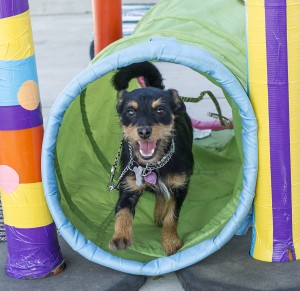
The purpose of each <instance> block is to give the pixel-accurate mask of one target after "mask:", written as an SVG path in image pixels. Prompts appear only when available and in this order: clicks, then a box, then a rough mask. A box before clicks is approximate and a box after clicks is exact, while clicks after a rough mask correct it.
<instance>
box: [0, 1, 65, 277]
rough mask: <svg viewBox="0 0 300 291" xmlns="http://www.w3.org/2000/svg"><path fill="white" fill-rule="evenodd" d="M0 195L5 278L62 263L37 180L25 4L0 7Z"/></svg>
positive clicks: (36, 116) (39, 135)
mask: <svg viewBox="0 0 300 291" xmlns="http://www.w3.org/2000/svg"><path fill="white" fill-rule="evenodd" d="M0 76H1V78H0V92H1V93H0V94H1V98H0V116H1V122H0V190H1V200H2V204H3V212H4V223H5V231H6V236H7V245H8V257H7V261H6V266H5V269H6V273H7V274H8V275H9V276H11V277H14V278H23V279H24V278H30V279H32V278H41V277H45V276H49V275H51V274H52V273H53V272H55V271H58V270H59V269H60V266H61V265H62V264H63V258H62V255H61V252H60V248H59V245H58V241H57V236H56V228H55V224H54V223H53V220H52V217H51V215H50V212H49V210H48V207H47V203H46V200H45V197H44V192H43V186H42V180H41V179H42V177H41V149H42V139H43V131H44V130H43V119H42V114H41V105H40V98H39V89H38V78H37V72H36V65H35V56H34V47H33V39H32V33H31V24H30V16H29V8H28V1H24V0H20V1H12V0H2V1H1V2H0Z"/></svg>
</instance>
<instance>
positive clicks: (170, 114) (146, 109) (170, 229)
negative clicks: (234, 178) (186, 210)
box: [109, 62, 194, 255]
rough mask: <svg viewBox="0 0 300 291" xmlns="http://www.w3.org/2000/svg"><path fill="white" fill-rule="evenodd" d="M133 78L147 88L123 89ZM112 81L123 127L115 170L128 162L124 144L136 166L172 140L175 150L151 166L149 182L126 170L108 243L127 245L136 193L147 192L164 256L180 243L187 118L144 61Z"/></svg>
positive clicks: (157, 156)
mask: <svg viewBox="0 0 300 291" xmlns="http://www.w3.org/2000/svg"><path fill="white" fill-rule="evenodd" d="M137 77H143V78H144V81H145V84H146V86H147V87H145V88H140V89H136V90H133V91H132V92H127V91H125V90H126V89H127V88H128V83H129V82H130V80H131V79H132V78H137ZM112 83H113V86H114V87H115V89H116V90H117V91H119V93H118V102H117V112H118V114H119V117H120V120H121V125H122V129H123V147H122V154H121V158H120V161H121V172H122V171H123V169H124V168H125V167H126V166H127V165H128V162H129V160H130V155H129V143H130V144H131V147H132V149H133V158H134V161H136V162H137V163H138V164H139V165H140V166H142V167H145V166H146V164H147V163H150V164H154V165H155V164H156V163H157V162H158V161H160V160H161V159H162V158H163V157H164V156H165V155H166V154H167V153H168V151H169V150H170V147H171V142H172V139H174V144H175V153H174V154H173V155H172V157H171V159H170V160H169V161H168V163H167V164H165V165H164V166H163V167H162V168H160V169H157V170H155V173H156V174H157V182H156V184H155V185H153V184H149V183H148V182H146V181H144V183H143V184H142V185H139V184H138V183H136V176H135V173H134V172H133V171H128V172H127V173H126V175H125V177H124V178H123V179H122V181H121V183H120V187H119V191H120V196H119V200H118V202H117V205H116V209H115V212H116V221H115V233H114V235H113V237H112V240H111V242H110V244H109V246H110V248H111V249H113V250H117V249H125V248H127V247H128V246H130V245H131V244H132V242H133V231H132V223H133V217H134V213H135V206H136V204H137V202H138V199H139V197H140V196H141V194H142V192H143V191H144V190H148V191H151V192H154V193H155V195H156V205H155V210H154V221H155V223H156V225H158V226H162V247H163V249H164V250H165V252H166V254H167V255H171V254H174V253H176V252H177V251H178V250H179V249H180V248H181V247H182V242H181V240H180V239H179V237H178V234H177V223H178V218H179V212H180V209H181V206H182V203H183V201H184V199H185V197H186V194H187V190H188V184H189V178H190V176H191V174H192V170H193V164H194V160H193V154H192V142H193V129H192V125H191V120H190V118H189V116H188V115H187V113H186V107H185V105H184V103H183V102H182V100H181V99H180V97H179V95H178V92H177V91H176V90H174V89H170V90H163V89H164V85H163V83H162V76H161V74H160V72H159V71H158V70H157V68H156V67H155V66H154V65H152V64H151V63H149V62H143V63H136V64H133V65H130V66H128V67H126V68H122V69H120V70H119V71H118V72H117V73H116V74H115V75H114V77H113V79H112ZM154 144H156V146H154ZM148 147H150V149H148Z"/></svg>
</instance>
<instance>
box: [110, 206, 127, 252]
mask: <svg viewBox="0 0 300 291" xmlns="http://www.w3.org/2000/svg"><path fill="white" fill-rule="evenodd" d="M132 223H133V216H132V214H131V213H130V210H129V209H128V208H124V209H121V210H120V211H119V212H118V213H117V215H116V221H115V233H114V235H113V238H112V240H111V241H110V243H109V247H110V248H111V249H113V250H117V249H125V248H127V247H129V246H130V245H131V244H132V242H133V230H132Z"/></svg>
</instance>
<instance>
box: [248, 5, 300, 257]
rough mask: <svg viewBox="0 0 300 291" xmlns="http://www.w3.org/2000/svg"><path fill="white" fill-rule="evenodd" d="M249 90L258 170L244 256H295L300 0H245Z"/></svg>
mask: <svg viewBox="0 0 300 291" xmlns="http://www.w3.org/2000/svg"><path fill="white" fill-rule="evenodd" d="M246 3H247V19H248V69H249V72H248V73H249V77H248V78H249V93H250V98H251V102H252V104H253V107H254V110H255V113H256V116H257V118H258V128H259V134H258V140H259V172H258V180H257V189H256V197H255V200H254V222H253V238H252V246H251V251H250V254H251V255H252V256H253V257H254V258H255V259H258V260H262V261H268V262H286V261H293V260H296V259H298V257H299V256H300V251H299V250H300V183H299V177H300V114H299V110H300V69H299V68H300V21H299V20H300V1H298V0H265V1H263V0H247V2H246Z"/></svg>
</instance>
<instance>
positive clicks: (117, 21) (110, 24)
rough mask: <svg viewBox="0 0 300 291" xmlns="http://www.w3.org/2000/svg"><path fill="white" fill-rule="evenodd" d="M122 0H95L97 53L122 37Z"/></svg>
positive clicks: (95, 44) (95, 43)
mask: <svg viewBox="0 0 300 291" xmlns="http://www.w3.org/2000/svg"><path fill="white" fill-rule="evenodd" d="M121 2H122V1H121V0H110V1H109V0H93V14H94V33H95V38H94V51H95V55H96V54H97V53H99V52H100V51H101V50H102V49H104V48H105V47H106V46H108V45H109V44H111V43H112V42H114V41H116V40H118V39H120V38H121V37H122V3H121Z"/></svg>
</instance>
